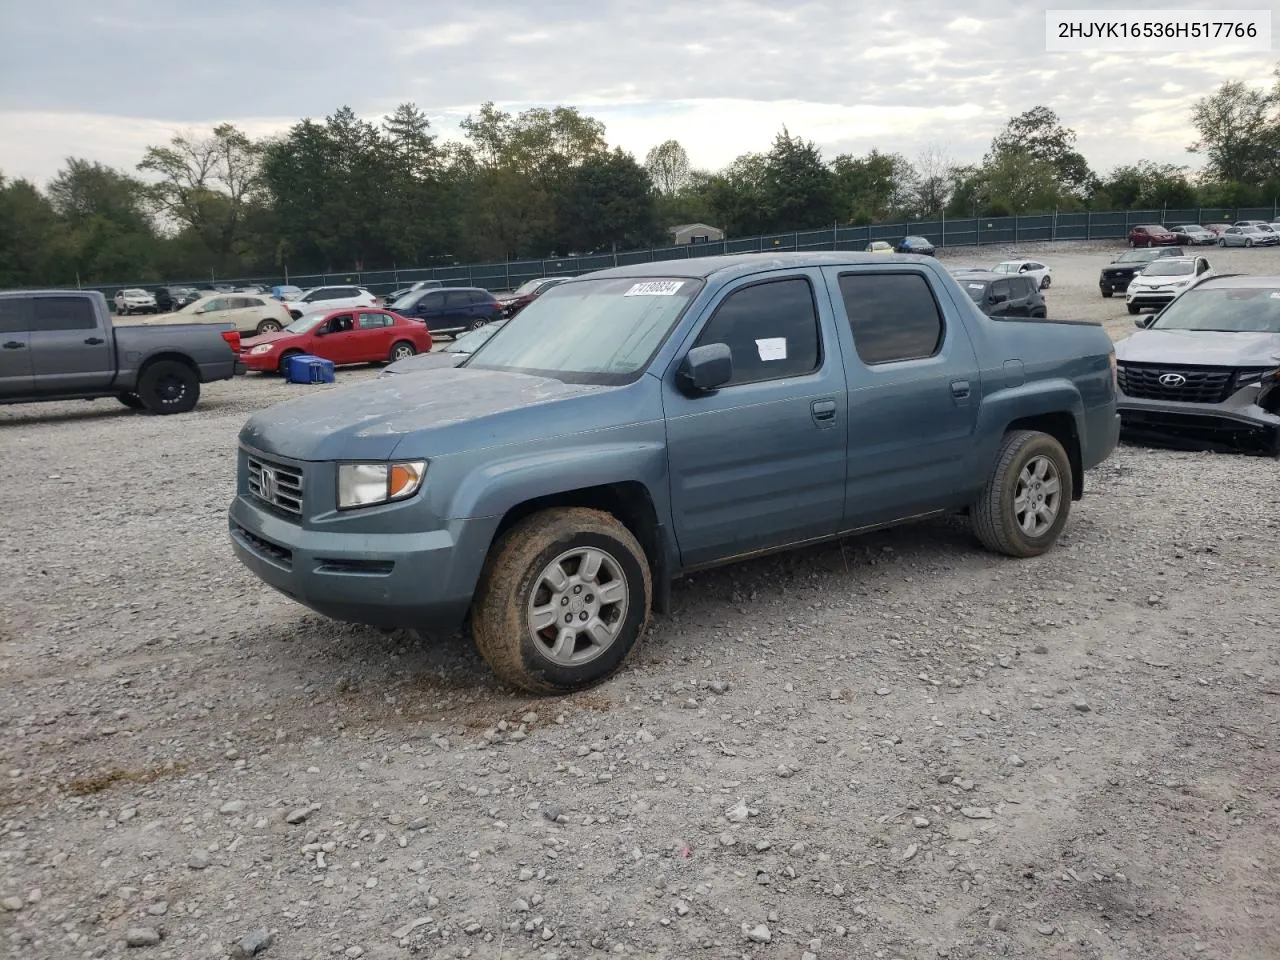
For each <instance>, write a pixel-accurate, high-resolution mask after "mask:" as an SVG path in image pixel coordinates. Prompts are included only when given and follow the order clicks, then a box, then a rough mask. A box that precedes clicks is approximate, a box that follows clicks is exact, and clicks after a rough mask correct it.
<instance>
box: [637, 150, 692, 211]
mask: <svg viewBox="0 0 1280 960" xmlns="http://www.w3.org/2000/svg"><path fill="white" fill-rule="evenodd" d="M644 168H645V170H647V171H649V179H650V180H652V181H653V186H654V188H655V189H656V190H657V191H658V192H659V193H660V194H662V195H663V196H665V197H671V196H677V195H678V194H679V193H680V191H681V190H683V189H684V188H685V187H686V186H687V185H688V183H689V173H690V167H689V155H688V154H687V153H685V150H684V147H682V146H680V141H679V140H666V141H664V142H663V143H660V144H658V145H657V146H656V147H654V148H653V149H652V150H650V151H649V152H648V154H646V155H645V158H644Z"/></svg>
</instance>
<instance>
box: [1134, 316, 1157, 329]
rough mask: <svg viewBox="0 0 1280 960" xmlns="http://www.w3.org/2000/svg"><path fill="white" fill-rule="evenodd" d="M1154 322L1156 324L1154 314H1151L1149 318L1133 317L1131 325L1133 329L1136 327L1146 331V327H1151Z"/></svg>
mask: <svg viewBox="0 0 1280 960" xmlns="http://www.w3.org/2000/svg"><path fill="white" fill-rule="evenodd" d="M1155 322H1156V316H1155V314H1152V315H1151V316H1149V317H1134V318H1133V325H1134V326H1135V327H1137V328H1138V329H1139V330H1145V329H1147V327H1149V326H1151V325H1152V324H1153V323H1155Z"/></svg>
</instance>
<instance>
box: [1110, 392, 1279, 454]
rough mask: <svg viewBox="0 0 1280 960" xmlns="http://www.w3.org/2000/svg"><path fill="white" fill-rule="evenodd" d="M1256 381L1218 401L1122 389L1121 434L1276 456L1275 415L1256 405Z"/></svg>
mask: <svg viewBox="0 0 1280 960" xmlns="http://www.w3.org/2000/svg"><path fill="white" fill-rule="evenodd" d="M1260 392H1261V387H1259V386H1258V385H1256V384H1255V385H1253V386H1249V387H1245V388H1243V389H1241V390H1237V391H1236V392H1235V393H1233V394H1232V395H1231V396H1229V397H1228V398H1227V399H1226V400H1224V401H1223V402H1222V403H1180V402H1178V401H1175V400H1143V399H1138V398H1136V397H1130V396H1128V395H1126V394H1124V393H1121V394H1120V395H1119V398H1118V402H1117V404H1116V407H1117V409H1118V410H1119V412H1120V427H1121V435H1122V436H1124V437H1125V438H1127V439H1131V440H1138V441H1145V442H1149V443H1153V444H1156V445H1159V446H1173V447H1180V448H1194V449H1205V448H1207V449H1211V450H1227V451H1240V452H1249V453H1262V454H1267V455H1270V456H1280V416H1277V415H1276V414H1273V413H1268V412H1267V411H1266V410H1264V409H1262V407H1260V406H1258V403H1257V401H1258V397H1259V393H1260Z"/></svg>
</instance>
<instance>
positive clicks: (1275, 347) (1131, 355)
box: [1116, 330, 1280, 367]
mask: <svg viewBox="0 0 1280 960" xmlns="http://www.w3.org/2000/svg"><path fill="white" fill-rule="evenodd" d="M1116 359H1117V360H1119V361H1121V362H1122V363H1167V364H1170V365H1176V366H1188V367H1265V366H1267V365H1268V364H1275V365H1277V366H1280V333H1223V332H1219V331H1216V330H1139V331H1138V332H1137V333H1135V334H1134V335H1133V336H1131V337H1126V338H1125V339H1124V340H1121V341H1120V342H1118V343H1117V344H1116Z"/></svg>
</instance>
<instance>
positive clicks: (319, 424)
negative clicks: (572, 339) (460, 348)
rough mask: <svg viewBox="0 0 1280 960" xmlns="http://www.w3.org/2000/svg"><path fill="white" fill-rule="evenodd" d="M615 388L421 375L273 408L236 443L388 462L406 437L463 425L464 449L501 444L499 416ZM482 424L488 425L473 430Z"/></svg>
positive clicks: (490, 375)
mask: <svg viewBox="0 0 1280 960" xmlns="http://www.w3.org/2000/svg"><path fill="white" fill-rule="evenodd" d="M615 389H617V388H615V387H602V386H592V385H585V384H570V383H564V382H562V381H560V380H552V379H548V378H546V377H535V376H526V375H523V374H517V373H504V372H501V371H496V370H468V369H466V368H462V369H441V370H435V371H430V372H426V371H424V372H423V373H421V374H419V375H416V376H412V377H406V376H399V377H385V378H378V379H374V380H370V381H366V382H364V383H359V384H354V385H352V386H350V387H344V388H341V389H337V390H325V391H323V392H322V393H318V394H315V395H313V396H309V397H301V398H299V399H297V400H289V401H286V402H284V403H280V404H277V405H275V406H273V407H270V408H268V409H266V410H264V411H262V412H261V413H258V414H256V415H255V416H254V417H252V418H251V419H250V420H249V421H248V423H246V424H245V425H244V427H242V428H241V430H240V442H241V443H244V444H246V445H248V446H251V447H254V448H256V449H258V450H261V451H263V452H264V453H275V454H279V455H280V456H283V457H289V458H291V459H294V460H339V459H340V460H375V461H376V460H387V459H390V458H391V457H392V456H393V454H394V453H395V450H396V447H397V446H398V445H399V444H400V442H401V441H402V440H404V439H405V438H406V437H407V436H409V435H410V434H413V435H414V436H415V437H419V436H421V435H422V434H425V433H433V434H436V435H437V437H439V436H440V435H442V434H443V433H444V432H445V431H447V430H449V429H450V428H451V427H457V426H458V425H460V424H465V425H466V426H467V427H468V433H467V437H466V445H467V446H471V447H476V446H486V445H489V444H491V443H500V442H502V441H503V432H502V429H501V428H500V427H499V426H498V423H497V420H498V419H500V418H501V417H502V416H503V415H506V414H512V413H514V412H516V411H520V410H525V409H527V408H530V407H534V406H539V405H542V404H550V403H563V402H565V401H569V400H573V399H576V398H582V397H593V396H594V395H598V394H600V393H605V392H609V391H611V390H615ZM481 421H492V424H491V426H490V427H489V428H488V429H484V430H477V429H476V427H477V425H478V423H479V422H481ZM544 426H545V424H544ZM429 445H430V444H429ZM432 446H437V445H432Z"/></svg>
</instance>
